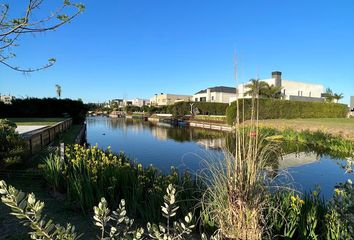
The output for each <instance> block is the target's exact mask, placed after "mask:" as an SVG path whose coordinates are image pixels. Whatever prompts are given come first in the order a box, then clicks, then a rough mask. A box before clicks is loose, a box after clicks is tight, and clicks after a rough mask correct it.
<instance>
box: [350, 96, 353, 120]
mask: <svg viewBox="0 0 354 240" xmlns="http://www.w3.org/2000/svg"><path fill="white" fill-rule="evenodd" d="M350 111H351V115H352V116H354V96H351V97H350Z"/></svg>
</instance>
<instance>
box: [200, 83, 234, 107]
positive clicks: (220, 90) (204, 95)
mask: <svg viewBox="0 0 354 240" xmlns="http://www.w3.org/2000/svg"><path fill="white" fill-rule="evenodd" d="M235 97H236V88H233V87H225V86H217V87H211V88H207V89H204V90H201V91H199V92H197V93H196V94H194V95H193V101H194V102H217V103H229V102H230V99H232V98H235Z"/></svg>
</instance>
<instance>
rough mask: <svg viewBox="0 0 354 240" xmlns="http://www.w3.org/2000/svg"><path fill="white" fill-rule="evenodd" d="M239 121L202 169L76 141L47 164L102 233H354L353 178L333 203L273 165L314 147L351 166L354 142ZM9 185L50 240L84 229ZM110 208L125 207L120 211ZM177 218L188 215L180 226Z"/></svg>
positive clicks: (47, 172)
mask: <svg viewBox="0 0 354 240" xmlns="http://www.w3.org/2000/svg"><path fill="white" fill-rule="evenodd" d="M246 126H247V125H246ZM236 129H237V132H236V134H235V135H234V134H232V135H229V136H228V137H227V139H228V140H227V141H226V142H227V148H226V149H225V150H224V155H225V159H224V160H223V161H221V160H220V159H211V161H208V162H207V164H206V165H207V168H206V169H204V170H203V171H202V172H200V173H197V174H196V175H195V176H191V175H190V174H188V173H187V172H186V173H180V172H178V171H177V169H174V168H173V169H171V172H170V173H169V174H163V173H161V172H160V171H159V170H158V169H156V168H154V167H152V166H147V167H144V166H142V165H141V164H138V163H136V162H132V161H131V159H129V157H127V156H126V155H125V154H123V153H114V152H112V151H111V150H110V148H108V149H100V148H99V147H98V146H80V145H67V146H66V150H65V154H64V159H63V160H62V158H61V155H60V153H59V152H58V151H54V152H52V154H48V155H47V157H46V158H45V161H44V163H43V164H41V167H40V169H41V171H42V173H43V176H44V178H45V179H46V182H47V184H48V186H49V187H50V188H51V190H50V191H51V192H53V194H54V195H59V196H65V199H66V201H65V202H66V204H67V206H70V209H72V210H74V211H78V210H79V211H81V213H82V214H83V215H92V214H94V220H93V221H94V223H95V224H96V226H98V227H99V229H98V231H97V235H98V236H99V238H101V239H104V237H107V236H109V235H111V239H122V238H123V239H134V238H135V239H139V238H141V239H163V237H167V236H171V239H189V238H192V237H193V238H201V239H207V238H208V237H207V236H211V235H213V236H212V237H211V238H212V239H274V238H278V239H351V237H352V236H353V235H354V233H353V226H354V218H353V212H352V209H353V202H354V201H353V197H354V190H353V185H352V182H351V181H350V180H349V181H347V182H345V183H338V186H337V187H336V189H335V192H334V193H333V198H332V199H331V200H329V201H325V200H323V199H322V198H321V197H320V189H314V191H313V192H308V193H299V192H297V191H295V190H292V189H288V188H286V187H282V186H275V185H274V184H273V182H274V180H275V179H276V178H277V177H278V175H279V174H281V172H279V171H278V169H277V168H276V167H273V166H274V164H273V163H274V162H277V161H278V157H279V155H280V154H282V153H284V152H294V151H296V150H298V149H299V148H300V149H302V148H309V149H315V150H318V151H319V152H323V153H326V154H328V153H329V154H331V155H334V156H339V157H341V158H345V157H348V165H347V166H343V167H344V168H345V169H346V172H347V173H350V172H352V164H353V159H352V158H349V157H351V156H354V152H353V150H354V143H353V141H350V140H344V139H342V138H340V137H338V136H332V135H330V134H327V133H323V132H310V131H302V132H297V131H295V130H291V129H285V130H283V131H280V130H276V129H273V128H263V127H262V128H258V127H256V126H254V125H253V126H252V125H248V126H247V127H237V128H236ZM200 131H204V130H200ZM197 133H198V131H197ZM211 133H214V132H211ZM216 133H217V135H218V136H219V135H220V134H221V133H219V132H216ZM216 133H215V134H216ZM201 134H202V133H201ZM71 135H72V136H74V135H75V134H71ZM221 135H222V134H221ZM65 141H67V139H66V140H65ZM264 170H266V171H264ZM0 189H1V192H0V193H1V195H2V201H3V203H5V204H6V205H8V206H10V208H11V211H12V212H13V213H15V216H17V217H19V218H21V219H24V220H25V221H27V222H28V223H29V226H30V227H31V228H32V229H33V230H34V233H32V234H37V236H43V235H44V236H45V237H44V239H76V238H77V237H78V236H80V233H77V232H76V230H75V229H74V228H72V226H71V225H68V226H66V227H60V226H59V225H53V224H52V223H51V222H50V223H49V224H48V225H43V223H42V225H40V224H39V222H40V220H42V216H41V213H42V209H43V208H44V203H42V202H38V201H37V200H36V199H35V196H34V195H33V194H30V195H27V196H26V195H25V194H23V193H19V192H18V191H17V190H15V189H14V188H13V187H10V186H8V185H6V184H5V182H1V186H0ZM166 189H167V192H166ZM97 204H98V206H96V205H97ZM95 206H96V207H95ZM108 206H110V207H112V208H114V209H116V208H117V210H116V211H114V212H111V211H110V210H109V209H108ZM161 206H162V211H163V213H162V214H161V213H160V211H161ZM177 207H178V211H177ZM93 209H94V211H93ZM128 216H129V217H128ZM173 217H174V218H177V219H178V218H181V219H182V220H179V221H176V223H174V224H173V223H172V218H173ZM184 217H185V218H184ZM132 219H135V222H134V223H133V221H132ZM149 222H155V223H159V222H160V224H157V225H154V224H149ZM161 222H166V223H164V224H162V223H161ZM111 224H113V225H111ZM194 225H195V226H194ZM112 226H113V227H112ZM141 226H143V227H141ZM46 232H49V233H46ZM41 234H42V235H41ZM46 234H48V235H46ZM89 237H90V236H86V235H84V236H83V237H82V238H84V239H85V238H89Z"/></svg>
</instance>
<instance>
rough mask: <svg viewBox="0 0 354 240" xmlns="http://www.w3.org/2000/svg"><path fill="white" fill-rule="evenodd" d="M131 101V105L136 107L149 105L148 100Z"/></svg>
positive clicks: (137, 99) (136, 99)
mask: <svg viewBox="0 0 354 240" xmlns="http://www.w3.org/2000/svg"><path fill="white" fill-rule="evenodd" d="M131 101H132V105H133V106H137V107H143V106H146V105H149V104H150V100H149V99H140V98H135V99H133V100H131Z"/></svg>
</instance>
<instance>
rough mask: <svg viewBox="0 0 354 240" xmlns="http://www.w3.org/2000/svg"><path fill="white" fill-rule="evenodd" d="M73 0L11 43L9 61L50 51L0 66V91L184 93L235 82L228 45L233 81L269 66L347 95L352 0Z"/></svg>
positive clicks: (353, 81)
mask: <svg viewBox="0 0 354 240" xmlns="http://www.w3.org/2000/svg"><path fill="white" fill-rule="evenodd" d="M72 1H74V0H72ZM81 1H82V2H83V3H84V4H85V5H86V11H85V12H84V13H83V14H82V15H81V16H79V17H78V18H77V19H75V20H74V21H73V22H72V23H70V24H68V25H66V26H64V27H62V28H61V29H58V30H57V31H55V32H49V33H42V34H39V35H35V36H27V37H25V38H23V39H21V41H20V42H19V43H20V44H21V46H20V47H18V48H17V49H15V52H16V54H17V58H16V59H15V60H14V61H13V63H15V64H16V65H21V66H39V65H41V64H43V63H45V62H46V60H47V59H48V58H50V57H55V58H56V59H57V63H56V64H55V66H54V67H52V68H50V69H47V70H45V71H41V72H35V73H32V74H29V75H23V74H21V73H18V72H14V71H12V70H10V69H8V68H6V67H4V66H0V93H2V94H4V93H6V94H7V93H10V94H12V95H15V96H17V97H21V96H24V97H25V96H31V97H32V96H33V97H54V96H55V88H54V85H55V84H60V85H61V86H62V96H63V97H68V98H74V99H77V98H82V99H83V100H84V101H85V102H88V101H90V102H92V101H94V102H97V101H100V102H102V101H105V100H108V99H112V98H135V97H139V98H150V97H151V96H153V95H154V94H155V93H179V94H193V93H195V92H197V91H199V90H201V89H205V88H207V87H212V86H217V85H226V86H233V85H235V81H234V76H233V75H234V73H233V71H234V70H233V58H234V52H235V51H236V52H237V55H238V62H239V80H240V82H245V81H247V80H248V79H250V78H255V77H257V76H259V77H260V78H268V77H270V74H271V72H272V71H274V70H279V71H282V72H283V78H284V79H289V80H298V81H303V82H313V83H322V84H324V85H325V87H330V88H332V89H333V91H334V92H338V93H343V94H344V95H345V98H344V99H343V100H342V102H344V103H349V96H350V95H354V1H353V0H340V1H336V0H332V1H327V0H321V1H315V0H314V1H309V0H296V1H295V0H293V1H290V0H287V1H284V0H247V1H246V0H245V1H236V0H230V1H226V0H222V1H216V0H214V1H211V0H144V1H143V0H141V1H138V0H124V1H122V0H100V1H98V0H81ZM1 2H4V1H1ZM5 2H6V1H5ZM9 2H10V3H11V5H12V7H14V10H16V11H20V10H21V8H20V6H19V4H16V3H18V0H10V1H9ZM46 2H52V0H50V1H49V0H46ZM41 10H42V11H43V12H45V11H48V9H47V7H44V8H42V9H41Z"/></svg>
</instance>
